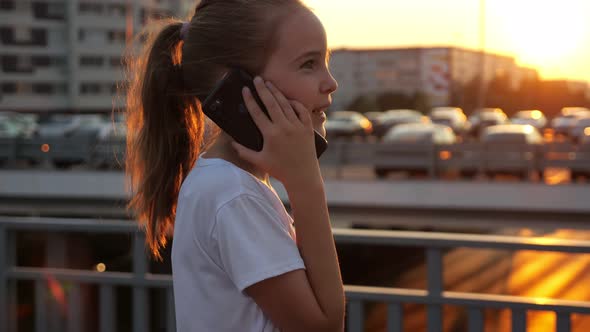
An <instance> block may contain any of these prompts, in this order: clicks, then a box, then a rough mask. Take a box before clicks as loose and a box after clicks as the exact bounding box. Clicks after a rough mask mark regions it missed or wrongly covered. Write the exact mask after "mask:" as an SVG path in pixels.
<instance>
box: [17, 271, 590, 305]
mask: <svg viewBox="0 0 590 332" xmlns="http://www.w3.org/2000/svg"><path fill="white" fill-rule="evenodd" d="M47 275H51V276H52V277H53V278H55V279H57V280H67V281H76V282H81V283H94V284H101V285H107V284H110V285H126V286H132V285H140V286H145V287H155V288H167V287H170V286H171V285H172V276H171V275H161V274H157V275H156V274H150V273H147V274H146V275H145V279H144V280H141V279H140V280H137V279H135V278H133V274H132V273H128V272H93V271H81V270H68V269H55V268H30V267H26V268H25V267H16V268H10V269H8V271H7V277H8V278H9V279H18V280H39V281H40V280H44V279H45V278H46V277H47ZM344 288H345V291H346V295H347V298H349V299H351V300H352V299H359V300H365V301H367V300H368V301H383V302H393V303H396V302H401V303H406V302H411V303H420V304H450V305H459V306H470V307H471V306H473V307H492V308H517V309H525V310H548V311H555V312H571V313H583V314H590V302H583V301H570V300H559V299H547V298H528V297H522V296H511V295H494V294H482V293H465V292H451V291H445V292H443V293H442V296H431V295H429V294H428V292H427V291H426V290H421V289H403V288H387V287H372V286H353V285H345V286H344Z"/></svg>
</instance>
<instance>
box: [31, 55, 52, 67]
mask: <svg viewBox="0 0 590 332" xmlns="http://www.w3.org/2000/svg"><path fill="white" fill-rule="evenodd" d="M31 64H32V65H33V67H49V66H50V65H51V58H50V57H49V56H47V55H34V56H32V57H31Z"/></svg>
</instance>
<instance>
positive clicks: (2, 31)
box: [0, 27, 14, 45]
mask: <svg viewBox="0 0 590 332" xmlns="http://www.w3.org/2000/svg"><path fill="white" fill-rule="evenodd" d="M0 42H2V44H6V45H10V44H13V43H14V40H13V38H12V29H10V28H7V27H1V28H0Z"/></svg>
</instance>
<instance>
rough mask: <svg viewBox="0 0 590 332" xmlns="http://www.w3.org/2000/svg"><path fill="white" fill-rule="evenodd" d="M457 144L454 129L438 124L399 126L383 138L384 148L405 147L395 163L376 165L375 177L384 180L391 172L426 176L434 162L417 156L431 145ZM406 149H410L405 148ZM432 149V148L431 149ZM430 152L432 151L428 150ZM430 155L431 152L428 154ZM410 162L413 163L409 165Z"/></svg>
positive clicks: (397, 155)
mask: <svg viewBox="0 0 590 332" xmlns="http://www.w3.org/2000/svg"><path fill="white" fill-rule="evenodd" d="M456 142H457V137H456V136H455V133H454V132H453V129H451V127H449V126H445V125H441V124H436V123H404V124H399V125H397V126H395V127H393V128H391V129H389V131H388V132H387V133H386V134H385V136H383V143H382V144H384V146H387V144H394V145H398V146H404V149H403V150H402V151H397V152H394V153H395V158H393V159H394V160H395V161H389V162H387V163H385V164H380V163H377V164H376V165H375V169H374V171H375V175H376V176H377V177H378V178H384V177H386V176H387V175H388V174H389V173H391V172H397V171H403V172H409V173H410V174H426V173H428V171H429V168H430V166H431V163H432V160H431V159H430V157H427V158H426V159H425V158H420V157H418V158H416V154H423V153H422V152H419V151H424V147H425V146H426V147H428V146H429V145H451V144H454V143H456ZM405 147H409V149H408V148H405ZM429 149H430V148H429ZM428 151H430V150H428ZM428 153H430V152H428ZM408 160H411V161H412V162H410V163H408Z"/></svg>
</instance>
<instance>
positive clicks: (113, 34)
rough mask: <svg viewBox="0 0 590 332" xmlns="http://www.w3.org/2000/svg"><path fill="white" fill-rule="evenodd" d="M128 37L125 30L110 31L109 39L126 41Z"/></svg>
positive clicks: (114, 41)
mask: <svg viewBox="0 0 590 332" xmlns="http://www.w3.org/2000/svg"><path fill="white" fill-rule="evenodd" d="M126 37H127V36H126V34H125V31H109V32H108V41H109V42H111V43H125V40H126Z"/></svg>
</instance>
